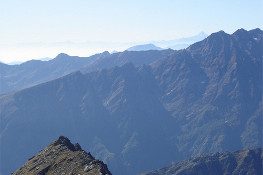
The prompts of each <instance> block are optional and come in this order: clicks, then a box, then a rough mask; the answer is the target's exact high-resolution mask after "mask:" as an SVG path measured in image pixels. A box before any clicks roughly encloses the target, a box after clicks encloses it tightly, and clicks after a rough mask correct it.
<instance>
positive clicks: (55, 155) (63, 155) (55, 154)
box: [13, 136, 111, 175]
mask: <svg viewBox="0 0 263 175" xmlns="http://www.w3.org/2000/svg"><path fill="white" fill-rule="evenodd" d="M36 174H39V175H51V174H68V175H77V174H82V175H111V173H110V172H109V170H108V168H107V165H105V164H104V163H103V162H101V161H99V160H95V159H94V157H92V155H91V154H90V153H86V152H85V151H83V150H82V149H81V147H80V145H79V144H74V145H73V144H72V143H71V142H70V140H69V139H68V138H66V137H63V136H60V137H59V139H58V140H56V141H54V142H52V143H51V144H50V145H49V146H47V147H46V148H45V149H43V150H42V151H40V152H39V153H38V154H37V155H35V156H34V157H31V158H30V159H29V160H28V161H27V162H26V163H25V164H24V165H23V166H22V167H21V168H19V169H18V170H16V171H15V172H14V173H13V175H36Z"/></svg>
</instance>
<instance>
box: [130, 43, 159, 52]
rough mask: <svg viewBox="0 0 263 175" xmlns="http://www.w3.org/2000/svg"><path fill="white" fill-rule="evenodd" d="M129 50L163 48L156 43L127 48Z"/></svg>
mask: <svg viewBox="0 0 263 175" xmlns="http://www.w3.org/2000/svg"><path fill="white" fill-rule="evenodd" d="M126 50H127V51H147V50H163V48H161V47H157V46H155V45H154V44H143V45H136V46H133V47H130V48H128V49H126Z"/></svg>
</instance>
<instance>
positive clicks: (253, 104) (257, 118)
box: [0, 29, 263, 174]
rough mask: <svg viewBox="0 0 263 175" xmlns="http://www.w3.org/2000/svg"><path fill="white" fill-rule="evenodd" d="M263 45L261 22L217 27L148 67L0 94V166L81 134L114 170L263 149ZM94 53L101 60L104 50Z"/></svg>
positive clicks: (18, 163)
mask: <svg viewBox="0 0 263 175" xmlns="http://www.w3.org/2000/svg"><path fill="white" fill-rule="evenodd" d="M255 38H256V39H255ZM260 48H262V31H261V30H259V29H256V30H252V31H245V30H240V31H237V32H235V33H234V34H232V35H229V34H226V33H224V32H218V33H214V34H212V35H211V36H209V37H208V38H207V39H205V40H203V41H201V42H198V43H196V44H194V45H191V46H190V47H189V48H188V49H186V50H181V51H172V52H170V51H169V50H166V52H170V53H169V55H167V56H166V57H165V56H164V55H162V54H160V57H161V58H159V59H158V58H157V57H156V60H157V61H156V62H154V63H152V64H150V66H147V65H144V66H140V67H135V66H134V65H133V64H131V63H129V64H124V65H123V66H121V67H113V68H110V69H103V70H99V71H95V72H90V73H86V74H83V73H80V72H75V73H73V74H70V75H67V76H64V77H62V78H59V79H57V80H53V81H50V82H47V83H43V84H40V85H37V86H34V87H31V88H28V89H24V90H20V91H17V92H14V93H9V94H5V95H2V96H0V117H1V122H0V139H1V140H0V142H1V144H0V146H1V148H0V150H1V157H0V164H1V167H0V168H1V170H0V171H1V172H3V173H4V174H9V173H10V172H11V171H14V170H15V169H16V168H17V167H19V166H21V165H22V163H23V162H25V160H26V158H28V157H29V156H30V155H34V154H36V153H37V152H38V150H40V149H41V148H42V147H43V145H44V144H45V143H47V142H50V141H52V140H54V139H55V138H57V137H58V136H60V135H67V136H69V137H70V138H73V139H76V140H78V142H79V143H80V144H81V145H83V147H85V149H86V148H87V149H88V150H90V151H91V152H92V153H93V154H94V156H95V157H97V158H99V159H101V160H103V161H104V162H105V163H107V165H108V166H109V167H110V169H111V172H112V173H114V174H138V173H141V172H146V171H149V170H152V169H156V168H159V167H162V166H164V165H168V164H170V163H171V162H172V161H179V160H183V159H186V158H187V157H190V156H194V155H199V154H202V153H213V152H222V151H233V150H241V149H245V148H256V147H261V146H262V125H261V123H262V59H263V57H262V50H261V49H260ZM164 52H165V51H164ZM164 52H163V53H164ZM140 53H141V52H123V53H119V54H116V55H115V54H112V55H111V56H112V58H114V57H117V55H121V54H123V55H125V54H127V55H129V54H131V55H133V56H136V55H138V58H142V57H139V55H140ZM147 53H150V52H148V51H147V52H142V53H141V54H143V55H144V54H146V55H147ZM155 53H156V54H157V53H161V51H156V52H155ZM117 58H118V57H117ZM123 58H127V57H123ZM131 58H132V57H131ZM136 58H137V56H136ZM151 58H155V57H151ZM113 60H118V59H113ZM119 60H121V59H119ZM97 61H98V62H97V63H98V64H99V65H100V66H101V68H103V66H105V65H106V67H107V66H108V65H107V64H103V62H104V61H105V62H107V61H108V60H107V58H104V59H100V60H97ZM138 61H139V60H138ZM149 63H150V62H149ZM119 64H120V63H119ZM30 143H31V144H30ZM33 143H34V144H33ZM28 145H31V146H30V147H29V146H28ZM153 160H154V161H153Z"/></svg>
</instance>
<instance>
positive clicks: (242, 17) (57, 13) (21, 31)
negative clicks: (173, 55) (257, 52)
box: [0, 0, 263, 62]
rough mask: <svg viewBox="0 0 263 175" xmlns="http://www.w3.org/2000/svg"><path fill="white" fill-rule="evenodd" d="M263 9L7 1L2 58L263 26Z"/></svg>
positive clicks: (204, 1)
mask: <svg viewBox="0 0 263 175" xmlns="http://www.w3.org/2000/svg"><path fill="white" fill-rule="evenodd" d="M262 13H263V1H262V0H254V1H246V0H233V1H227V0H221V1H218V0H200V1H196V0H187V1H171V0H163V1H151V0H144V1H139V0H134V1H128V0H112V1H108V0H98V1H93V0H87V1H83V0H75V1H72V0H53V1H51V0H45V1H44V0H39V1H35V0H23V1H19V0H9V1H7V0H4V1H0V21H1V24H2V25H1V27H0V60H1V61H3V62H12V61H26V60H30V59H37V58H44V57H51V58H52V57H55V56H56V55H57V54H58V53H61V52H65V53H68V54H70V55H79V56H88V55H91V54H94V53H98V52H102V51H104V50H109V51H112V50H119V51H121V50H123V49H126V48H127V47H130V46H132V44H137V43H138V44H143V43H149V42H150V41H159V40H173V39H176V38H182V37H188V36H193V35H196V34H198V33H199V32H201V31H203V32H205V33H206V34H211V33H213V32H217V31H219V30H224V31H225V32H227V33H233V32H234V31H235V30H237V29H239V28H244V29H246V30H251V29H254V28H263V23H262V20H259V19H263V14H262Z"/></svg>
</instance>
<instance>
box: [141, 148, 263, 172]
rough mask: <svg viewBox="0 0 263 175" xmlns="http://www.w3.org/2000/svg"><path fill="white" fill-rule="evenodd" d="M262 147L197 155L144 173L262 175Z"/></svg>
mask: <svg viewBox="0 0 263 175" xmlns="http://www.w3.org/2000/svg"><path fill="white" fill-rule="evenodd" d="M262 149H263V148H258V149H252V150H243V151H236V152H224V153H220V154H219V153H216V154H208V155H203V156H197V157H194V158H190V159H187V160H184V161H181V162H178V163H175V164H172V165H170V166H168V167H165V168H162V169H159V170H155V171H152V172H148V173H145V174H144V175H198V174H200V175H201V174H213V175H227V174H232V175H240V174H242V175H249V174H254V175H261V174H262V167H263V154H262Z"/></svg>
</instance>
